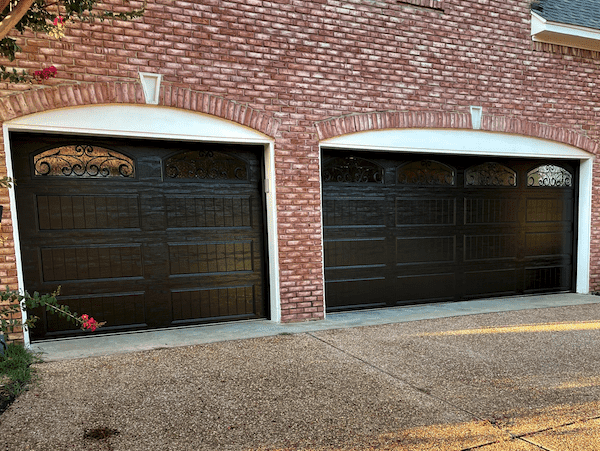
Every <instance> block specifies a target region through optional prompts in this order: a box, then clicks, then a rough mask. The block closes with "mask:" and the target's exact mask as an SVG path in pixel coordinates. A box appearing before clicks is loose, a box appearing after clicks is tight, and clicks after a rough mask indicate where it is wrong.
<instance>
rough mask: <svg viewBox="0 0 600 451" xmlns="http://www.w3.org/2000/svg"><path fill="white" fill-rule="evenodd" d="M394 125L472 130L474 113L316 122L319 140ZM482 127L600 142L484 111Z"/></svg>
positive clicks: (594, 148) (588, 147)
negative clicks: (472, 114)
mask: <svg viewBox="0 0 600 451" xmlns="http://www.w3.org/2000/svg"><path fill="white" fill-rule="evenodd" d="M392 128H438V129H439V128H450V129H468V130H472V123H471V115H470V114H469V113H451V112H435V111H409V112H399V111H382V112H373V113H363V114H352V115H348V116H341V117H335V118H331V119H328V120H326V121H321V122H318V123H317V124H316V129H317V135H318V137H319V140H324V139H328V138H333V137H335V136H341V135H346V134H349V133H356V132H363V131H372V130H384V129H392ZM480 130H482V131H489V132H501V133H510V134H517V135H522V136H529V137H532V138H542V139H548V140H551V141H556V142H559V143H563V144H568V145H571V146H574V147H578V148H580V149H582V150H585V151H587V152H590V153H593V154H596V153H597V152H598V143H597V142H595V141H593V140H591V139H590V138H588V137H586V136H584V135H582V134H580V133H577V132H575V131H572V130H567V129H565V128H561V127H554V126H552V125H547V124H541V123H538V122H530V121H527V120H524V119H519V118H512V117H506V116H491V115H486V114H484V115H483V116H482V118H481V129H480Z"/></svg>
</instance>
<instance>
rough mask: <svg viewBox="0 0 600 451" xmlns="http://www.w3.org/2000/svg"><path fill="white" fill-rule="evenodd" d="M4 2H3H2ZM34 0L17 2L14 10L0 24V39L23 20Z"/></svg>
mask: <svg viewBox="0 0 600 451" xmlns="http://www.w3.org/2000/svg"><path fill="white" fill-rule="evenodd" d="M2 1H4V0H2ZM33 2H35V0H19V3H17V6H16V7H15V9H13V10H12V11H11V12H10V14H9V15H8V16H6V17H5V18H4V20H2V22H0V39H3V38H4V37H5V36H6V35H7V34H8V33H9V32H10V30H12V29H13V28H14V26H15V25H16V24H18V23H19V21H20V20H21V19H22V18H23V16H24V15H25V14H27V11H28V10H29V8H31V5H33Z"/></svg>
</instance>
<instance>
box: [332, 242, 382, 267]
mask: <svg viewBox="0 0 600 451" xmlns="http://www.w3.org/2000/svg"><path fill="white" fill-rule="evenodd" d="M324 250H325V265H326V266H327V267H328V268H331V269H337V268H343V267H353V268H357V267H362V268H369V267H374V266H385V264H386V262H385V259H384V258H382V256H383V255H385V253H386V239H385V237H381V236H380V237H356V238H347V239H341V240H326V241H325V243H324Z"/></svg>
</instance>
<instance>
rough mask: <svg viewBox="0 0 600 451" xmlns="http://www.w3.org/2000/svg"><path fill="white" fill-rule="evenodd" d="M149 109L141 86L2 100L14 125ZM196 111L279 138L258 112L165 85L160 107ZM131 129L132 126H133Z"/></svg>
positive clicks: (80, 88)
mask: <svg viewBox="0 0 600 451" xmlns="http://www.w3.org/2000/svg"><path fill="white" fill-rule="evenodd" d="M108 105H110V106H140V107H145V108H152V107H150V106H149V105H146V103H145V101H144V93H143V89H142V85H141V84H140V83H139V82H125V83H117V82H109V83H81V84H73V85H61V86H56V87H52V88H44V89H33V90H30V91H24V92H20V93H17V94H13V95H10V96H6V97H2V98H0V121H3V122H4V121H11V120H13V119H16V118H20V117H23V116H27V115H31V114H36V113H42V112H44V111H50V110H59V109H63V108H72V107H81V106H90V107H93V106H108ZM157 107H158V108H160V107H171V108H177V109H179V110H187V111H194V112H198V113H204V114H208V115H211V116H214V117H218V118H222V119H226V120H228V121H231V122H234V123H237V124H240V125H243V126H246V127H249V128H251V129H253V130H256V131H258V132H261V133H264V134H265V135H267V136H270V137H275V136H277V131H278V128H279V124H280V122H279V121H278V120H276V119H274V118H273V117H272V116H269V115H266V114H264V113H262V112H260V111H258V110H255V109H254V108H251V107H249V106H248V105H244V104H241V103H237V102H234V101H231V100H228V99H225V98H223V97H219V96H215V95H212V94H209V93H206V92H201V91H194V90H192V89H189V88H181V87H176V86H172V85H170V84H168V83H163V84H162V86H161V88H160V96H159V103H158V105H157V106H156V107H153V108H157ZM130 125H131V124H130Z"/></svg>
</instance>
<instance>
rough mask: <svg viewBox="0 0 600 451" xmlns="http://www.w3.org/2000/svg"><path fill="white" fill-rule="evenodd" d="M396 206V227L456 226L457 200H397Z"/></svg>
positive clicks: (437, 198)
mask: <svg viewBox="0 0 600 451" xmlns="http://www.w3.org/2000/svg"><path fill="white" fill-rule="evenodd" d="M395 206H396V208H395V213H396V215H395V218H396V219H395V224H396V227H403V226H434V225H455V224H456V198H448V199H444V198H440V197H423V198H410V197H409V198H396V199H395Z"/></svg>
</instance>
